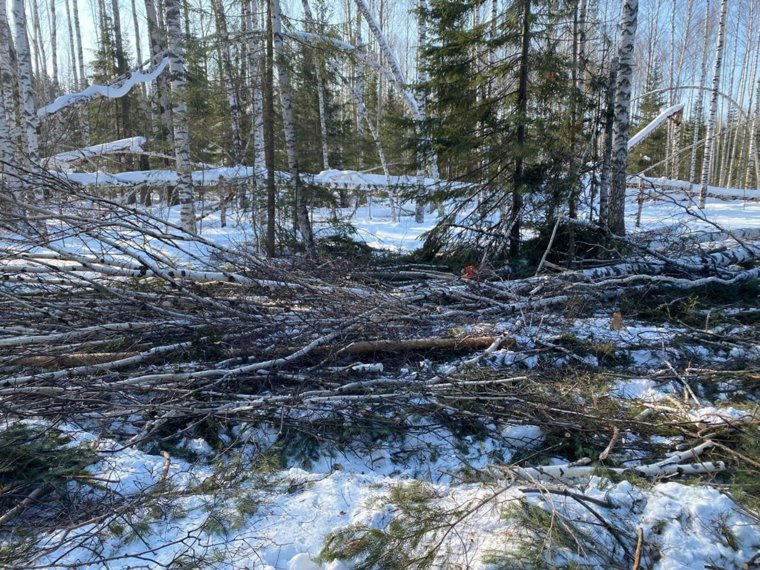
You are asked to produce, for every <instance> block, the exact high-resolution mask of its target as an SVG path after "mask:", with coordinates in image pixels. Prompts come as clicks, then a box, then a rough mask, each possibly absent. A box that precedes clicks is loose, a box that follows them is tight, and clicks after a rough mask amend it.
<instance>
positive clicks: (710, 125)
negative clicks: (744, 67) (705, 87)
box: [699, 0, 728, 208]
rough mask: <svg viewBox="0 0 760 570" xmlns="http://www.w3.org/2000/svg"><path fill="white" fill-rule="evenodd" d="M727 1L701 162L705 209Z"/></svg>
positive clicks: (723, 3) (720, 24)
mask: <svg viewBox="0 0 760 570" xmlns="http://www.w3.org/2000/svg"><path fill="white" fill-rule="evenodd" d="M727 11H728V0H721V2H720V19H719V20H718V42H717V44H716V46H715V66H714V68H713V79H712V92H711V94H710V115H709V117H708V119H707V135H706V137H705V155H704V158H703V160H702V178H701V180H700V189H699V207H700V208H704V207H705V201H706V200H707V183H708V181H709V176H710V168H711V167H712V162H713V147H714V145H715V140H714V139H715V123H716V121H717V117H718V92H719V90H720V70H721V64H722V63H723V43H724V40H725V36H726V13H727Z"/></svg>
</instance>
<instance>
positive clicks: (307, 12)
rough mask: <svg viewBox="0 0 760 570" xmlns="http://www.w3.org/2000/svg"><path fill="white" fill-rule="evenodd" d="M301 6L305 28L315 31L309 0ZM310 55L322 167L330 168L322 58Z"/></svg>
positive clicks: (304, 0)
mask: <svg viewBox="0 0 760 570" xmlns="http://www.w3.org/2000/svg"><path fill="white" fill-rule="evenodd" d="M301 5H302V6H303V13H304V16H305V17H306V29H307V31H310V32H312V33H315V34H316V33H317V32H318V31H319V30H318V29H317V26H316V20H314V15H313V14H312V12H311V7H310V6H309V0H301ZM312 56H313V60H314V75H315V76H316V79H317V104H318V110H319V138H320V143H321V146H322V169H323V170H329V169H330V155H329V153H328V148H327V117H326V114H325V84H324V81H323V80H322V58H321V57H317V54H316V53H315V52H314V50H312Z"/></svg>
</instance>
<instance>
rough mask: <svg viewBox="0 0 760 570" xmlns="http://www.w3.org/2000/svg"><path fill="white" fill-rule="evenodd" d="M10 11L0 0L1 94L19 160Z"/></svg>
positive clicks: (19, 136)
mask: <svg viewBox="0 0 760 570" xmlns="http://www.w3.org/2000/svg"><path fill="white" fill-rule="evenodd" d="M8 21H9V20H8V13H7V9H6V6H5V2H3V1H1V0H0V96H2V99H3V107H4V108H5V109H6V124H7V127H8V134H9V136H10V138H11V143H12V145H13V151H12V152H13V156H14V162H17V161H18V158H19V156H18V155H19V151H20V139H21V133H20V131H19V128H20V127H19V124H18V120H17V117H16V103H15V98H14V96H13V91H14V88H15V87H14V86H15V85H17V84H18V80H17V78H16V76H17V68H16V66H15V65H14V63H13V59H12V58H11V46H12V45H13V38H12V37H11V36H12V34H11V29H10V27H9V25H8Z"/></svg>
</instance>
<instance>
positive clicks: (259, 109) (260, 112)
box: [247, 0, 266, 173]
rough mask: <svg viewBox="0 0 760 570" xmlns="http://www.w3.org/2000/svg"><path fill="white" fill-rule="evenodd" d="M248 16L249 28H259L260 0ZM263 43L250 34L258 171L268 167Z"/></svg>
mask: <svg viewBox="0 0 760 570" xmlns="http://www.w3.org/2000/svg"><path fill="white" fill-rule="evenodd" d="M247 5H249V10H248V13H247V16H248V29H249V30H250V31H251V32H253V30H255V29H256V28H257V26H256V25H255V24H256V23H255V21H254V18H253V12H255V11H256V10H257V9H258V8H259V5H258V0H254V1H253V2H252V6H253V10H251V9H250V4H247ZM260 56H261V44H260V43H259V41H258V39H257V38H256V35H255V34H253V33H249V35H248V77H249V78H250V82H251V90H252V93H251V106H252V109H251V145H252V148H253V167H254V169H255V171H256V173H259V172H261V171H263V170H264V169H265V168H266V162H265V158H264V97H263V96H262V92H261V66H260Z"/></svg>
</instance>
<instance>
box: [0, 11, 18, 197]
mask: <svg viewBox="0 0 760 570" xmlns="http://www.w3.org/2000/svg"><path fill="white" fill-rule="evenodd" d="M1 2H2V0H0V3H1ZM2 40H3V38H2V37H0V41H2ZM0 161H2V164H0V199H3V200H4V199H5V198H6V196H7V197H10V198H11V202H14V201H15V200H14V199H13V198H16V194H15V192H13V191H12V190H11V188H12V187H13V186H15V184H14V179H13V178H12V177H9V176H6V174H8V173H12V171H13V164H14V162H15V157H14V153H13V139H12V138H11V131H10V129H9V128H8V121H7V120H6V119H5V102H4V101H3V98H2V97H0ZM3 208H4V209H5V207H3Z"/></svg>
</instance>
